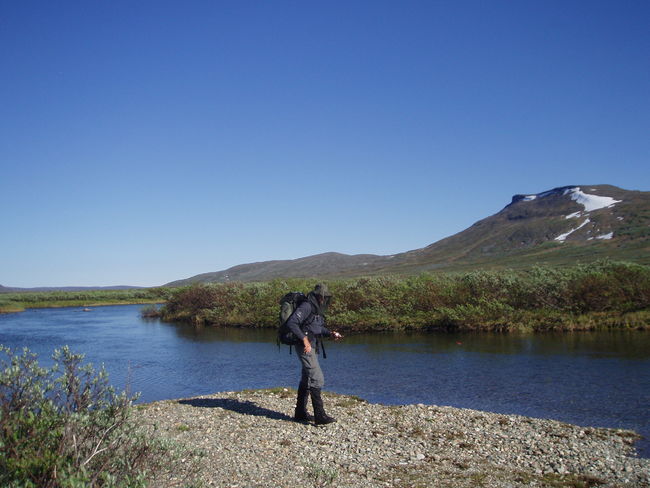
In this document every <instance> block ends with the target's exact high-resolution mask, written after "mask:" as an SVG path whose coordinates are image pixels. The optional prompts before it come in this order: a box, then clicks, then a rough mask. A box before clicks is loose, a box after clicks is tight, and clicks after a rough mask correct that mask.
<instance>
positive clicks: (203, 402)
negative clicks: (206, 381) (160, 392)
mask: <svg viewBox="0 0 650 488" xmlns="http://www.w3.org/2000/svg"><path fill="white" fill-rule="evenodd" d="M178 403H180V404H182V405H191V406H193V407H201V408H223V409H224V410H231V411H233V412H237V413H241V414H244V415H254V416H256V417H267V418H269V419H273V420H293V418H292V417H290V416H289V415H286V414H284V413H280V412H276V411H274V410H269V409H268V408H264V407H260V406H259V405H257V404H256V403H253V402H248V401H246V402H240V401H239V400H232V399H230V398H191V399H189V400H179V401H178Z"/></svg>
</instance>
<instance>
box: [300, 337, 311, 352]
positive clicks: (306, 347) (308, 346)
mask: <svg viewBox="0 0 650 488" xmlns="http://www.w3.org/2000/svg"><path fill="white" fill-rule="evenodd" d="M302 343H303V345H304V346H305V354H309V353H310V352H311V344H310V343H309V339H307V338H306V337H305V338H304V339H303V340H302Z"/></svg>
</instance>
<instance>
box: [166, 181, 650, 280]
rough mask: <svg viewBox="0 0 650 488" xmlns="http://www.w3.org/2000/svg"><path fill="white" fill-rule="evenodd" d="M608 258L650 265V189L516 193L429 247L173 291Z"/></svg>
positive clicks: (231, 275)
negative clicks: (500, 206)
mask: <svg viewBox="0 0 650 488" xmlns="http://www.w3.org/2000/svg"><path fill="white" fill-rule="evenodd" d="M602 258H611V259H621V260H627V261H633V262H639V263H643V264H650V192H643V191H630V190H623V189H621V188H618V187H615V186H611V185H584V186H582V185H581V186H577V185H576V186H563V187H559V188H554V189H552V190H549V191H545V192H542V193H537V194H523V195H515V196H514V197H512V201H511V202H510V203H509V204H508V205H506V206H505V208H503V210H501V211H500V212H498V213H496V214H494V215H492V216H490V217H487V218H485V219H483V220H480V221H478V222H476V223H475V224H474V225H472V226H471V227H469V228H468V229H465V230H464V231H462V232H459V233H458V234H454V235H453V236H450V237H447V238H445V239H442V240H440V241H438V242H435V243H433V244H431V245H429V246H427V247H424V248H421V249H415V250H412V251H407V252H403V253H400V254H395V255H391V256H377V255H373V254H358V255H352V256H351V255H346V254H339V253H334V252H332V253H325V254H318V255H315V256H308V257H304V258H300V259H293V260H281V261H264V262H259V263H250V264H242V265H239V266H234V267H232V268H229V269H227V270H224V271H218V272H213V273H204V274H200V275H196V276H193V277H191V278H188V279H184V280H178V281H174V282H171V283H168V284H167V285H165V286H182V285H187V284H190V283H207V282H227V281H265V280H270V279H274V278H291V277H304V278H308V277H314V278H315V277H319V278H335V277H352V276H360V275H376V274H413V273H419V272H422V271H432V270H445V271H460V270H469V269H486V268H504V267H510V268H520V267H527V266H532V265H534V264H553V265H567V264H575V263H577V262H589V261H593V260H596V259H602Z"/></svg>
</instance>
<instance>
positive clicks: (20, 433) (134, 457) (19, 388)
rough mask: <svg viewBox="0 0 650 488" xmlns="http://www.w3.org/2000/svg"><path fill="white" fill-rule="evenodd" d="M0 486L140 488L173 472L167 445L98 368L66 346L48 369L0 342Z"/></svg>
mask: <svg viewBox="0 0 650 488" xmlns="http://www.w3.org/2000/svg"><path fill="white" fill-rule="evenodd" d="M0 353H2V355H3V356H4V357H5V359H3V360H2V361H0V366H2V371H0V486H9V487H14V486H15V487H26V488H30V487H34V488H36V487H38V488H44V487H69V488H73V487H99V486H110V487H139V486H145V485H146V484H147V481H148V480H149V479H152V478H155V477H157V476H160V474H161V473H164V472H166V471H167V470H170V469H172V470H173V469H174V466H175V462H174V461H173V455H172V453H171V451H172V449H171V448H170V447H169V446H166V445H165V443H164V442H163V441H162V440H158V439H155V438H153V437H151V436H149V435H147V434H145V433H144V431H142V430H140V429H139V428H138V427H137V425H136V423H135V422H134V421H133V420H132V416H131V413H132V408H131V404H132V402H133V400H134V399H135V397H129V396H128V395H127V394H126V393H120V394H117V393H116V392H115V390H114V389H113V388H112V387H111V386H110V385H109V383H108V376H107V374H106V372H105V371H104V369H103V368H102V369H101V370H100V371H99V372H97V373H96V372H95V370H94V369H93V367H92V365H90V364H88V365H83V364H82V360H83V356H82V355H78V354H73V353H72V352H71V351H70V349H69V348H68V347H63V348H62V349H59V350H56V351H55V352H54V354H53V356H52V359H53V360H54V365H53V366H52V367H51V368H43V367H41V366H39V364H38V360H37V357H36V355H35V354H33V353H31V352H30V351H29V350H27V349H24V350H23V351H22V354H16V353H14V352H13V351H12V350H10V349H8V348H6V347H3V346H1V345H0Z"/></svg>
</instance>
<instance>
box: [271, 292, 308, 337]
mask: <svg viewBox="0 0 650 488" xmlns="http://www.w3.org/2000/svg"><path fill="white" fill-rule="evenodd" d="M305 300H307V297H306V296H305V294H304V293H302V292H300V291H291V292H289V293H287V294H286V295H284V296H283V297H282V298H281V299H280V316H279V322H280V327H279V329H278V344H279V343H282V344H287V345H289V346H295V345H296V344H299V343H300V340H299V339H298V338H297V337H296V335H295V334H294V333H293V332H291V330H290V329H289V327H287V321H288V320H289V317H291V314H293V312H294V311H295V310H296V309H297V308H298V306H299V305H300V304H301V303H302V302H304V301H305Z"/></svg>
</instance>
